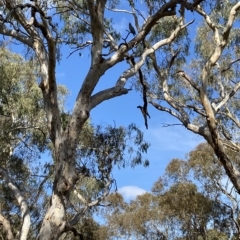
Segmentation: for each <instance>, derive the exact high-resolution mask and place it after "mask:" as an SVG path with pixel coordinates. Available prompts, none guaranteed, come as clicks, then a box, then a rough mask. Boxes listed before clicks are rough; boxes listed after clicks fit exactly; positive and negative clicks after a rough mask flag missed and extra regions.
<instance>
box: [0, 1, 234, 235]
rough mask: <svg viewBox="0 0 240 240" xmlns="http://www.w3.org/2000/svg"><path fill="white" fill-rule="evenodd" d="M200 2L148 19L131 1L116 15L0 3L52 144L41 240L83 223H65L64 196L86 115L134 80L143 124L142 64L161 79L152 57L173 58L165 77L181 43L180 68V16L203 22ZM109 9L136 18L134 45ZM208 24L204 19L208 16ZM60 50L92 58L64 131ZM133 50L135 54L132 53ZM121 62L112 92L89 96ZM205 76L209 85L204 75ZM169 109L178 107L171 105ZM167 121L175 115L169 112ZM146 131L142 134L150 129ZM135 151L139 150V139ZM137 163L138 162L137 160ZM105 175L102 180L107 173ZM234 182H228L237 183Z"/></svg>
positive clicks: (161, 9)
mask: <svg viewBox="0 0 240 240" xmlns="http://www.w3.org/2000/svg"><path fill="white" fill-rule="evenodd" d="M201 2H204V1H203V0H195V1H182V0H170V1H168V2H165V1H144V2H143V3H144V4H145V6H146V7H147V11H148V14H149V16H148V17H144V16H143V14H142V13H141V11H139V10H138V9H137V8H136V6H135V1H130V0H129V1H125V2H124V3H127V4H129V8H130V10H128V9H125V10H122V9H116V8H117V5H118V4H119V3H120V1H114V0H112V1H111V0H110V1H106V0H97V1H94V0H88V1H75V0H73V1H72V0H68V1H54V0H53V1H45V0H39V1H38V0H34V1H29V2H26V1H12V0H11V1H10V0H3V1H1V16H0V24H1V27H0V33H1V34H2V36H3V41H4V40H5V39H7V37H8V36H9V37H10V39H11V40H12V39H14V40H15V41H17V42H20V43H21V44H22V46H25V47H26V48H27V49H28V50H29V51H30V52H31V51H32V53H33V56H35V57H36V59H37V61H38V65H39V87H40V89H41V91H42V96H43V97H42V99H43V105H44V109H45V112H46V119H47V126H48V133H49V139H50V141H51V144H52V147H53V152H54V156H53V158H54V167H53V169H54V170H53V171H54V184H53V187H52V196H51V201H50V203H49V207H48V210H47V211H46V213H45V217H44V219H43V222H42V226H41V230H40V232H39V235H38V239H41V240H42V239H58V238H59V236H60V235H61V234H62V233H63V232H64V231H66V230H68V229H71V228H72V226H73V224H75V220H77V219H78V216H79V215H81V211H79V212H78V213H77V214H76V217H75V218H74V221H68V219H66V215H67V208H68V205H67V203H68V199H69V196H70V194H71V193H72V192H74V189H75V186H76V183H77V182H78V180H79V179H80V177H81V176H82V174H83V173H82V171H80V169H78V168H77V165H76V163H77V162H76V158H77V149H78V147H79V146H78V145H79V141H78V140H79V137H80V134H81V132H82V130H83V126H84V123H85V122H86V121H87V119H88V118H89V116H90V112H91V110H92V109H93V108H95V107H96V106H97V105H99V104H101V103H102V102H103V101H106V100H109V99H112V98H114V97H118V96H121V95H123V94H127V93H128V92H129V91H130V89H127V88H126V87H125V86H126V83H127V82H128V79H130V78H131V77H132V76H134V75H136V74H137V73H138V74H139V78H140V79H139V80H140V81H139V82H140V88H141V89H142V91H143V93H142V94H143V102H144V104H143V107H142V106H140V109H141V111H142V113H143V116H144V118H145V121H146V116H147V100H146V96H147V90H148V87H149V86H148V84H147V83H146V81H144V79H143V74H142V71H141V70H140V68H141V67H142V66H143V65H144V63H146V65H147V67H148V70H151V67H152V66H153V67H154V69H155V70H157V75H158V76H159V77H161V79H162V75H161V73H162V71H161V69H160V68H159V66H158V65H157V62H156V60H157V58H156V54H155V53H156V52H157V51H158V50H160V49H162V51H163V54H162V56H164V54H165V55H166V56H167V57H169V54H168V53H172V56H171V60H170V61H169V64H168V59H166V58H164V59H163V61H162V62H164V63H165V65H164V64H163V65H164V69H169V68H170V67H171V66H172V65H174V60H175V59H176V58H177V57H178V56H177V55H178V54H177V53H178V52H179V51H181V50H180V49H179V51H178V50H177V51H174V50H176V49H174V48H173V47H174V46H175V45H174V44H173V42H174V41H176V44H177V43H179V44H180V43H182V44H183V46H184V47H183V49H184V50H185V52H183V54H182V55H179V56H182V60H183V55H184V54H185V53H186V52H187V50H188V49H187V46H188V45H187V44H188V42H187V40H188V38H186V37H185V36H186V35H187V31H186V28H187V27H188V26H189V25H190V24H191V23H192V21H190V22H187V23H185V11H186V10H190V11H191V12H193V11H194V12H197V13H199V14H202V15H204V16H206V14H205V13H204V10H202V8H201V7H200V3H201ZM121 3H122V1H121ZM136 3H137V1H136ZM214 3H215V2H214ZM209 7H210V8H211V7H212V5H210V6H207V9H209ZM106 9H109V11H113V13H114V14H117V12H125V13H126V14H131V15H132V16H133V17H134V22H135V28H136V30H137V31H136V35H135V36H134V38H132V39H130V40H128V39H129V37H132V36H131V33H130V32H128V34H127V35H126V37H124V38H122V39H120V36H119V34H118V32H117V31H116V29H114V28H113V24H112V21H111V18H110V17H108V16H107V15H106V14H105V12H106V11H105V10H106ZM237 9H238V5H236V6H235V7H233V10H232V12H231V15H230V16H231V18H230V19H231V20H229V21H230V22H229V23H228V24H227V28H226V31H224V34H223V35H224V38H223V43H221V47H219V48H218V50H219V49H223V48H224V47H225V45H226V44H225V42H226V41H227V40H228V35H229V30H230V28H231V26H232V20H233V18H234V16H235V14H234V13H235V12H234V11H235V10H237ZM191 12H190V13H191ZM232 16H233V17H232ZM140 18H141V19H143V21H144V23H143V25H140V21H139V19H140ZM206 19H207V20H208V19H209V18H208V17H207V16H206ZM210 25H211V24H210ZM166 26H167V27H166ZM211 26H212V25H211ZM224 44H225V45H224ZM63 45H67V46H69V47H72V48H75V50H76V51H77V50H80V49H83V48H88V47H90V56H91V63H90V66H89V70H88V72H87V74H86V76H85V78H84V79H83V81H82V85H81V87H80V89H79V93H78V96H77V99H76V102H75V105H74V108H73V109H72V111H70V112H71V114H70V118H69V120H68V122H67V124H66V125H65V126H63V124H62V122H61V112H60V108H59V101H58V90H57V78H56V74H55V71H56V63H57V61H58V60H60V56H61V50H62V46H63ZM130 50H133V53H131V52H130ZM170 50H172V51H170ZM214 56H215V55H214ZM124 60H126V61H127V62H128V63H129V68H128V69H123V72H122V74H121V75H120V76H119V77H118V78H117V79H115V83H113V86H112V87H111V88H108V89H105V90H103V91H100V92H97V93H94V89H95V87H96V85H97V84H98V83H99V82H100V81H101V80H102V76H103V75H104V73H105V72H107V71H108V70H109V69H110V68H113V67H115V66H116V65H118V64H119V63H120V62H122V61H124ZM211 61H212V60H211ZM148 63H149V64H148ZM166 63H167V64H166ZM211 64H212V62H211ZM211 64H210V65H211ZM207 66H208V65H207ZM211 66H212V65H211ZM207 71H208V67H206V71H205V73H207ZM203 75H204V74H203ZM204 76H205V77H204V79H206V74H205V75H204ZM204 81H205V80H204ZM163 82H164V81H163ZM205 82H206V81H205ZM163 90H164V91H163V92H164V94H163V95H164V97H166V96H169V95H168V91H166V90H167V89H166V84H164V89H163ZM151 96H152V95H151ZM201 96H202V98H203V99H205V98H206V97H205V95H204V91H203V92H202V93H201ZM169 98H170V97H169ZM169 101H170V100H169ZM170 103H171V104H172V105H173V106H175V105H174V104H173V101H172V102H171V101H170ZM174 103H175V102H174ZM170 113H173V112H172V111H170ZM207 114H208V113H207ZM184 116H185V115H184ZM211 117H212V116H209V118H210V119H212V118H211ZM184 119H185V118H184ZM145 124H146V126H147V122H145ZM136 143H139V145H141V143H142V140H141V137H140V138H138V140H137V142H136ZM214 146H215V145H214ZM100 150H101V149H100ZM141 150H142V151H144V150H145V148H144V147H143V148H142V149H141ZM140 152H141V151H140ZM108 154H109V152H107V153H105V155H103V157H106V156H108ZM117 157H119V156H117ZM111 161H114V160H111ZM136 161H137V162H141V157H140V155H138V157H137V159H136ZM102 170H104V168H102ZM228 172H229V171H228ZM105 173H107V171H106V170H105ZM231 179H232V181H233V180H234V179H235V178H231ZM233 182H234V181H233ZM234 183H236V181H235V182H234ZM235 185H236V184H235ZM24 216H25V215H24ZM21 239H26V237H24V236H23V235H21Z"/></svg>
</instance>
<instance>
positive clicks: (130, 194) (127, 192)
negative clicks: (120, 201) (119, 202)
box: [118, 186, 146, 200]
mask: <svg viewBox="0 0 240 240" xmlns="http://www.w3.org/2000/svg"><path fill="white" fill-rule="evenodd" d="M118 192H119V193H121V194H122V195H123V197H124V199H125V200H130V199H134V198H136V197H137V196H138V195H142V194H144V193H146V191H145V190H144V189H142V188H139V187H138V186H125V187H121V188H119V189H118Z"/></svg>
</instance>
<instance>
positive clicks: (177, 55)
mask: <svg viewBox="0 0 240 240" xmlns="http://www.w3.org/2000/svg"><path fill="white" fill-rule="evenodd" d="M239 9H240V3H239V1H234V0H233V1H213V2H212V3H211V4H209V5H207V4H202V5H198V6H196V8H194V9H193V11H194V12H195V13H196V18H197V20H198V26H197V27H196V28H195V29H192V33H191V34H192V35H193V36H194V38H195V39H194V42H189V46H190V47H191V49H189V50H191V55H189V58H188V59H185V61H186V63H187V64H188V65H186V64H185V65H184V64H182V61H183V57H182V55H181V53H182V52H183V51H184V49H185V46H184V45H183V44H182V43H180V42H178V43H177V42H174V44H172V52H173V57H172V58H171V59H170V60H169V62H168V63H167V68H166V67H165V66H164V64H165V62H161V61H160V59H161V58H160V55H156V58H152V59H151V66H150V67H151V68H152V69H154V75H153V76H152V78H151V77H150V78H151V79H152V82H151V89H150V90H149V96H150V98H151V99H150V100H149V101H150V103H151V104H152V105H153V106H154V107H155V108H156V109H158V110H159V111H165V112H168V113H169V114H171V115H172V116H174V117H175V118H176V119H178V120H179V121H180V125H183V126H184V127H186V128H187V129H188V130H190V131H192V132H194V133H196V134H199V135H201V136H202V137H203V138H204V139H205V140H206V141H207V142H208V143H209V144H210V146H211V147H212V148H213V149H214V152H215V154H216V156H217V158H218V159H219V161H220V162H221V164H222V165H223V166H224V169H225V172H226V174H227V175H228V177H229V178H230V179H231V181H232V183H233V185H234V187H235V188H236V190H237V191H238V193H240V181H239V161H235V160H234V159H233V158H234V157H235V156H236V155H235V156H233V155H232V156H230V155H229V154H228V152H227V149H228V148H229V149H232V150H233V151H236V152H237V153H238V154H239V151H240V149H239V144H238V141H239V127H240V124H239V109H240V108H239V87H240V83H239V60H240V58H239ZM159 31H161V30H159ZM157 36H158V35H157V33H156V37H157ZM157 57H159V58H157ZM156 75H157V77H156Z"/></svg>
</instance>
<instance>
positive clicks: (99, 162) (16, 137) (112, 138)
mask: <svg viewBox="0 0 240 240" xmlns="http://www.w3.org/2000/svg"><path fill="white" fill-rule="evenodd" d="M0 56H1V59H3V60H2V62H1V65H0V66H1V70H0V76H1V86H0V103H1V104H0V130H1V138H0V150H1V158H0V161H1V167H0V179H1V182H0V189H1V193H0V206H1V207H0V232H1V235H0V236H1V237H2V238H3V239H16V238H21V239H24V238H27V239H36V236H37V233H38V231H39V229H40V222H41V220H42V217H43V214H44V211H46V208H47V206H48V204H49V186H51V184H52V181H53V166H54V161H55V159H54V153H53V152H52V151H53V147H52V145H51V142H50V141H49V137H48V132H47V122H46V118H45V114H44V110H43V101H42V98H41V91H40V89H39V87H38V85H37V82H36V77H37V73H38V69H37V67H35V65H36V63H34V61H33V60H31V61H25V60H24V59H23V58H22V57H21V56H20V55H18V54H14V53H11V52H10V51H8V50H7V49H6V48H5V47H2V48H1V49H0ZM66 94H67V89H66V88H65V87H63V86H58V101H59V108H60V111H61V124H62V126H63V128H65V127H66V125H67V123H68V121H69V118H70V114H68V113H66V112H64V102H65V100H64V99H65V97H66ZM133 139H135V146H133V143H132V140H133ZM148 146H149V144H148V143H146V142H145V141H144V140H143V134H142V132H141V131H139V130H138V128H137V127H136V126H135V125H134V124H132V125H130V126H129V127H118V128H117V127H116V126H114V127H112V126H106V127H105V128H104V127H101V126H92V125H91V124H90V123H89V122H86V124H85V125H84V127H83V129H82V132H81V134H80V136H79V144H78V148H77V154H76V160H77V161H76V170H77V171H79V172H81V177H80V178H79V181H78V183H77V185H76V186H75V189H74V191H73V193H74V194H73V195H71V196H69V199H68V202H67V203H66V204H68V205H67V212H66V218H67V219H71V221H72V222H73V225H77V227H76V228H70V227H69V228H66V229H65V231H64V232H63V236H62V237H63V238H64V239H73V237H74V235H76V237H77V238H79V236H81V237H82V236H83V237H84V236H88V237H89V236H90V235H92V238H93V239H94V238H95V239H96V238H97V237H96V234H97V232H98V231H99V234H101V235H103V236H104V234H105V233H104V229H102V228H101V226H100V225H99V224H97V223H96V222H95V221H94V220H93V216H92V215H93V213H95V212H96V211H97V208H96V205H98V204H99V203H100V202H101V200H102V199H103V198H104V197H105V196H106V195H107V194H108V192H109V191H110V189H111V186H112V185H114V179H113V177H112V168H113V166H114V165H117V166H118V167H123V166H125V165H127V164H132V165H134V166H135V165H137V164H140V163H141V161H142V158H141V152H142V151H147V148H148ZM46 149H47V150H48V151H50V152H52V155H53V161H51V160H48V159H43V160H40V154H42V153H43V152H44V151H45V150H46ZM125 150H126V151H127V152H128V155H129V156H130V155H132V158H129V157H126V155H125ZM145 164H148V162H147V161H146V162H145ZM16 202H17V204H16ZM79 212H80V213H81V214H77V213H79ZM21 216H22V218H21ZM30 219H32V227H31V228H30ZM33 223H34V224H33ZM90 225H92V227H90ZM77 230H79V232H78V231H77ZM103 238H104V237H103ZM89 239H90V238H89Z"/></svg>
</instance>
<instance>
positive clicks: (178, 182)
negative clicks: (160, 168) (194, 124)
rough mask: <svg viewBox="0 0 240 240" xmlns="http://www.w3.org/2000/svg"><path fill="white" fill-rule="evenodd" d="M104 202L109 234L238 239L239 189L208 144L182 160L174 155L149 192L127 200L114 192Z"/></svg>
mask: <svg viewBox="0 0 240 240" xmlns="http://www.w3.org/2000/svg"><path fill="white" fill-rule="evenodd" d="M234 154H235V153H234V152H232V153H229V155H230V156H232V155H234ZM107 201H108V202H110V203H111V206H110V207H108V208H106V209H104V210H103V216H104V218H105V219H106V227H107V230H108V234H109V236H111V237H112V238H113V239H114V237H122V238H124V239H129V238H131V237H132V238H134V237H136V238H137V239H182V240H184V239H185V240H187V239H189V240H190V239H197V240H199V239H211V240H214V239H222V240H227V239H238V238H239V197H238V193H237V192H236V190H234V188H233V185H232V184H231V182H230V180H229V178H228V179H227V177H226V175H225V173H224V168H223V166H222V165H221V163H220V162H219V161H217V157H216V155H215V154H214V152H213V149H212V148H211V146H209V145H208V144H206V143H204V144H200V145H198V146H197V147H196V149H194V150H192V151H191V152H190V153H189V154H188V156H187V159H186V160H185V161H183V160H181V159H172V161H171V162H170V163H169V164H168V166H167V168H166V171H165V173H164V174H163V175H162V176H161V177H160V178H159V179H158V181H156V182H155V183H154V185H153V188H152V191H151V193H145V194H143V195H140V196H138V197H137V198H136V199H134V200H132V201H130V202H125V201H124V200H123V198H122V196H121V195H120V194H112V195H110V196H108V198H107ZM111 237H110V239H111Z"/></svg>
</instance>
